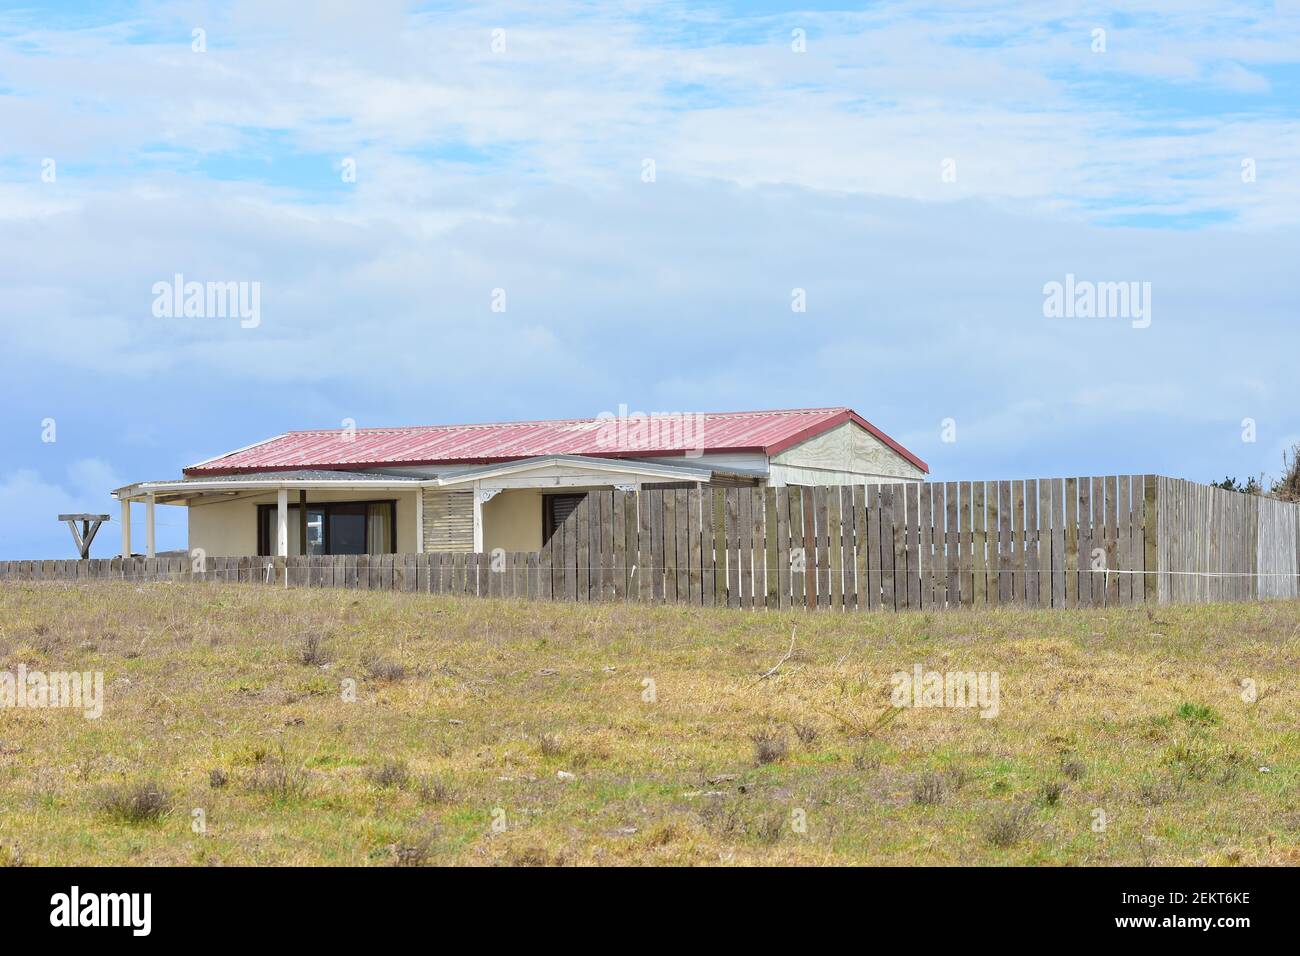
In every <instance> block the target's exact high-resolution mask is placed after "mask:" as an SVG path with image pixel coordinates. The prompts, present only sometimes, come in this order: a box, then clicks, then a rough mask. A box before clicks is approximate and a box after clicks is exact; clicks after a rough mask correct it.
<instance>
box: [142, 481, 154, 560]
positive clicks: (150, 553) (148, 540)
mask: <svg viewBox="0 0 1300 956" xmlns="http://www.w3.org/2000/svg"><path fill="white" fill-rule="evenodd" d="M153 510H154V494H153V492H152V491H151V492H149V497H148V498H146V499H145V503H144V556H145V557H146V558H152V557H155V552H156V549H155V547H154V536H153V528H154V518H153Z"/></svg>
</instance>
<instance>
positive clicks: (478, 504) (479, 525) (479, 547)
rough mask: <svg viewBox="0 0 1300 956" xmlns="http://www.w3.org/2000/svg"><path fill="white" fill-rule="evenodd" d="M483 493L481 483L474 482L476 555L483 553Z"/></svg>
mask: <svg viewBox="0 0 1300 956" xmlns="http://www.w3.org/2000/svg"><path fill="white" fill-rule="evenodd" d="M482 494H483V492H482V491H481V490H480V489H479V483H478V482H477V481H476V482H474V553H475V554H482V553H483V500H482Z"/></svg>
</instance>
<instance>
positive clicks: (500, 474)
mask: <svg viewBox="0 0 1300 956" xmlns="http://www.w3.org/2000/svg"><path fill="white" fill-rule="evenodd" d="M557 466H559V467H567V468H570V469H572V470H573V471H575V472H579V473H582V472H586V473H588V474H587V475H586V476H584V475H582V474H578V475H562V476H561V475H556V476H546V477H543V478H533V479H529V478H527V477H520V476H526V475H527V473H528V472H530V471H538V470H540V469H543V468H554V467H557ZM606 475H634V476H638V477H644V478H670V479H675V480H678V481H708V480H709V479H710V478H712V477H713V469H710V468H696V467H685V468H684V467H680V466H676V465H655V464H649V463H647V462H635V461H629V460H627V459H604V458H587V457H583V456H581V455H549V456H546V457H542V458H526V459H524V460H522V461H512V462H507V463H505V464H503V465H496V466H489V467H487V468H482V469H475V470H474V471H471V472H468V473H464V474H460V475H448V476H446V477H444V478H438V479H436V481H437V484H438V486H439V487H442V488H447V487H450V486H452V485H464V484H470V483H471V482H472V483H473V484H474V485H475V487H478V486H479V483H480V482H485V481H486V482H489V486H491V485H496V484H499V486H500V487H502V488H524V487H530V485H529V484H526V483H525V482H529V481H532V482H536V484H535V485H531V487H545V486H546V485H548V484H568V485H572V484H588V485H591V484H611V482H610V481H608V480H605V481H601V480H596V481H593V480H592V477H594V476H602V477H603V476H606ZM504 478H509V479H511V480H510V481H509V483H506V482H500V483H498V482H495V481H493V479H504ZM575 479H577V480H576V481H575Z"/></svg>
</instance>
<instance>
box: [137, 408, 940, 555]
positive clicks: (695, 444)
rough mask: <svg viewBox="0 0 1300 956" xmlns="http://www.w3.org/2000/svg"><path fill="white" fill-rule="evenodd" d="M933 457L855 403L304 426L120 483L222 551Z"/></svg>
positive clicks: (534, 527)
mask: <svg viewBox="0 0 1300 956" xmlns="http://www.w3.org/2000/svg"><path fill="white" fill-rule="evenodd" d="M928 471H929V469H928V467H927V465H926V464H925V462H923V461H921V459H919V458H918V457H917V456H916V455H914V454H912V453H911V452H910V451H908V450H907V449H906V448H904V447H903V446H901V445H900V444H898V442H896V441H894V440H893V439H891V438H890V437H889V436H888V435H886V434H885V433H884V432H882V431H881V430H880V429H878V428H876V427H875V426H874V425H872V424H871V423H870V422H868V421H866V420H865V419H864V418H862V416H860V415H858V414H857V413H856V412H854V411H853V410H852V409H849V408H804V409H789V410H783V411H765V412H729V413H671V414H667V413H654V414H650V415H646V414H640V413H632V414H629V413H627V412H626V410H623V409H621V410H620V412H619V414H609V413H606V414H602V415H600V416H597V417H596V418H591V419H566V420H560V421H535V422H510V423H502V424H483V425H431V426H419V427H410V428H365V429H355V428H344V429H329V430H312V431H294V432H286V433H285V434H283V435H277V436H275V437H274V438H268V439H266V440H264V441H260V442H258V443H256V444H254V445H248V446H246V447H244V448H239V449H236V450H235V451H232V452H228V453H226V454H224V455H219V456H217V457H216V458H209V459H208V460H206V461H201V462H199V463H198V464H195V465H190V466H189V467H188V468H185V469H184V472H183V476H182V477H181V478H179V479H176V480H173V481H145V482H140V483H138V484H133V485H127V486H125V487H123V488H118V489H117V490H116V491H114V492H113V495H114V497H116V498H117V499H118V500H119V501H121V503H122V553H123V555H129V554H130V553H131V522H130V508H131V503H132V502H143V503H144V506H145V528H146V549H145V553H146V555H148V556H152V555H153V554H154V531H153V529H154V507H155V505H160V504H162V505H181V506H184V507H185V508H187V509H188V514H189V546H190V550H191V552H192V553H193V552H195V551H196V549H199V550H201V552H202V553H203V554H205V555H208V556H214V557H215V556H223V557H239V556H245V555H275V554H279V555H300V554H302V553H304V552H303V542H304V541H305V542H306V543H307V552H306V553H308V554H383V553H403V554H409V553H416V552H428V551H463V552H468V551H480V552H481V551H491V550H494V549H496V548H501V549H504V550H506V551H536V550H538V549H539V548H540V547H541V546H542V544H543V543H544V542H545V541H546V539H547V538H548V537H549V536H550V534H551V531H552V529H553V528H555V526H556V525H557V524H558V523H559V522H561V521H563V520H564V517H565V516H566V515H567V514H569V513H570V512H571V511H572V510H573V508H574V507H576V505H577V502H578V501H580V500H581V498H582V495H583V494H584V493H585V492H586V491H589V490H594V489H609V488H618V489H637V488H641V487H647V486H654V487H661V488H662V487H683V486H686V487H690V486H718V485H727V486H733V485H760V486H771V487H780V486H784V485H839V484H852V483H863V482H875V481H921V480H923V479H924V477H925V475H926V474H927V472H928Z"/></svg>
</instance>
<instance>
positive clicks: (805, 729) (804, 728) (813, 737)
mask: <svg viewBox="0 0 1300 956" xmlns="http://www.w3.org/2000/svg"><path fill="white" fill-rule="evenodd" d="M794 735H795V736H796V737H798V738H799V743H801V744H803V745H804V746H805V747H811V746H812V745H813V744H815V743H816V742H817V737H818V735H819V734H818V730H817V728H816V727H814V726H813V725H812V724H795V725H794Z"/></svg>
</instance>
